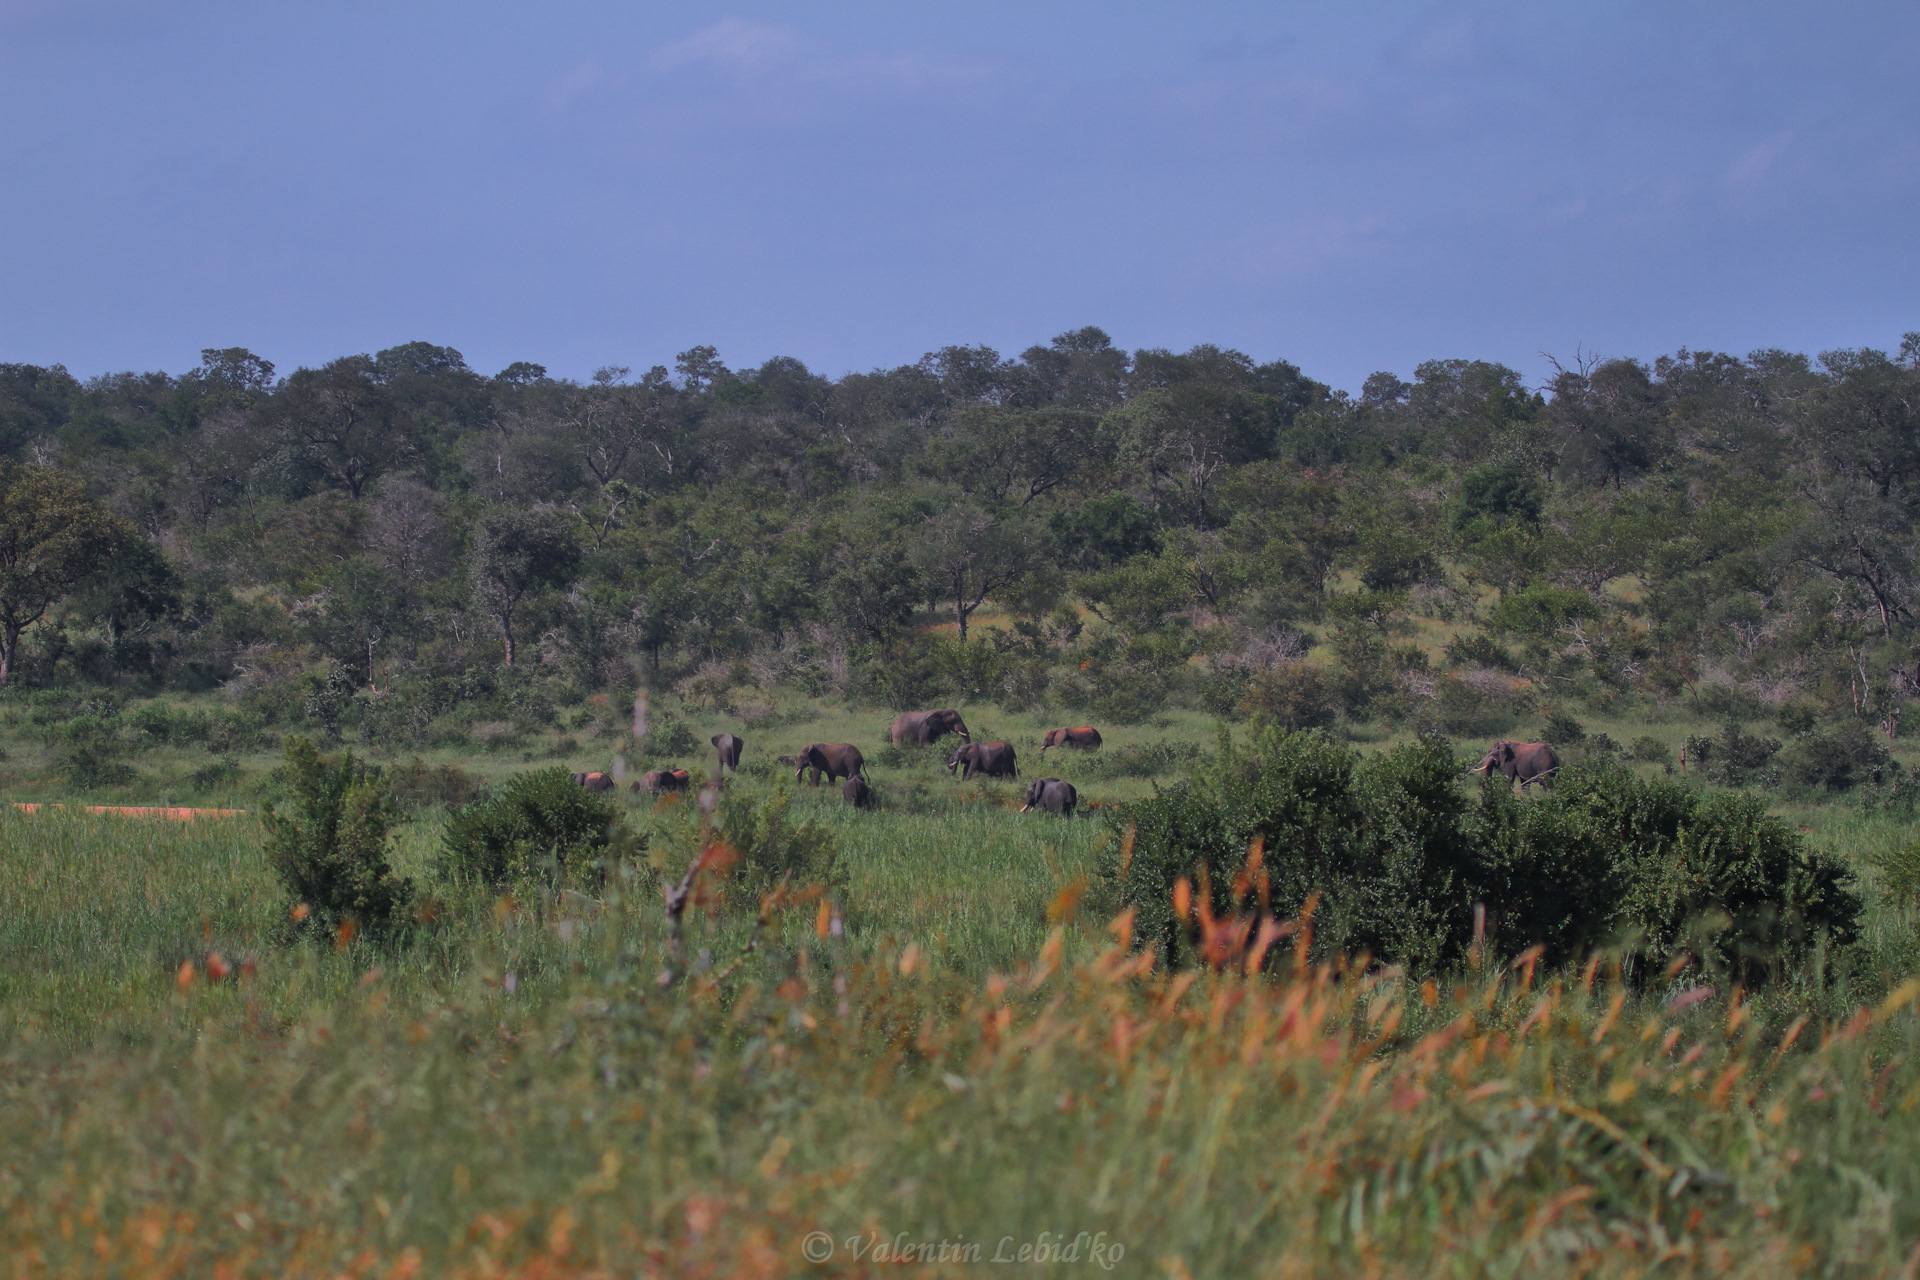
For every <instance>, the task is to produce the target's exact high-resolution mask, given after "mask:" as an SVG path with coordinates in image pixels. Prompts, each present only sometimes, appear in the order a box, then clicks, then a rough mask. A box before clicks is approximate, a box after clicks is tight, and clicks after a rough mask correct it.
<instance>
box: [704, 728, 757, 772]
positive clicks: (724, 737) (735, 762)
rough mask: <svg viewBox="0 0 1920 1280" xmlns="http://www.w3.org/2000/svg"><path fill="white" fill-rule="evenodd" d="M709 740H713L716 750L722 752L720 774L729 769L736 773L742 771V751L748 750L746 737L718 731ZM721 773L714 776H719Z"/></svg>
mask: <svg viewBox="0 0 1920 1280" xmlns="http://www.w3.org/2000/svg"><path fill="white" fill-rule="evenodd" d="M708 741H710V742H712V743H713V746H714V750H716V751H718V752H719V753H720V774H724V773H726V772H727V771H728V770H732V771H733V772H734V773H738V772H740V753H741V752H742V751H744V750H746V746H747V743H746V740H745V739H744V738H739V737H736V736H735V735H733V734H731V733H716V734H714V735H713V737H712V738H710V739H708ZM720 774H715V775H714V776H715V777H719V776H720Z"/></svg>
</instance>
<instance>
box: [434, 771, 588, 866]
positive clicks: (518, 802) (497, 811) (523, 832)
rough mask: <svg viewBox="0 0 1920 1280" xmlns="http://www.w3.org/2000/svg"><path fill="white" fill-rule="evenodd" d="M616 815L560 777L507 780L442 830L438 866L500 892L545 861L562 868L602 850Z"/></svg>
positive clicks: (540, 775)
mask: <svg viewBox="0 0 1920 1280" xmlns="http://www.w3.org/2000/svg"><path fill="white" fill-rule="evenodd" d="M618 821H619V810H618V809H617V808H616V807H615V805H614V802H613V800H612V799H611V798H609V797H608V796H607V795H606V794H605V793H602V792H593V791H588V790H587V789H586V788H584V787H581V786H578V785H576V784H575V783H574V781H573V776H572V775H571V774H569V773H568V772H567V771H566V770H565V769H563V768H560V767H557V766H556V767H553V768H547V769H534V770H532V771H530V772H527V773H521V774H515V775H514V776H513V777H511V778H509V779H508V780H507V781H506V782H504V783H502V784H501V785H500V786H499V787H497V788H496V789H495V790H494V791H493V793H492V794H491V795H489V796H488V797H487V798H486V799H484V800H482V801H480V802H478V803H476V804H470V805H468V806H467V807H466V808H464V809H462V810H460V811H459V812H458V813H456V814H454V815H453V817H452V818H451V819H450V820H449V821H448V823H447V833H446V838H445V842H444V844H443V846H442V865H443V867H444V868H445V869H446V870H447V872H448V873H450V874H451V875H453V876H455V877H457V878H460V879H467V880H478V881H480V882H482V883H485V884H491V885H506V884H510V883H512V882H513V881H515V880H517V879H520V878H522V877H524V876H527V875H529V874H530V873H531V872H533V871H534V870H535V869H536V867H537V866H538V865H539V864H540V863H542V862H544V861H547V860H549V859H551V860H552V861H553V862H556V863H558V864H559V865H560V866H562V867H565V866H567V865H570V864H575V863H578V862H579V861H580V860H581V859H583V858H585V857H588V856H591V855H592V854H593V853H594V852H595V851H596V850H599V849H602V848H604V847H605V846H606V843H607V839H608V835H609V833H610V831H611V830H612V828H613V826H614V824H615V823H616V822H618Z"/></svg>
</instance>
